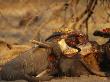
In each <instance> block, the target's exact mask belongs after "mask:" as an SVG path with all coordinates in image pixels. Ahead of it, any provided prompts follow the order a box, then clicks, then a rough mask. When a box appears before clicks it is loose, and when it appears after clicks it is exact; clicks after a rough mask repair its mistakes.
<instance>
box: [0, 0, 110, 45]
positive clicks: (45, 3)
mask: <svg viewBox="0 0 110 82" xmlns="http://www.w3.org/2000/svg"><path fill="white" fill-rule="evenodd" d="M90 1H92V0H0V40H3V41H6V42H8V43H11V44H26V43H28V42H29V40H32V39H36V40H40V41H44V40H45V39H46V38H47V37H48V36H50V35H51V34H52V32H54V31H56V29H58V28H65V27H66V28H71V27H72V28H73V29H74V28H77V26H76V27H74V23H75V22H77V21H76V19H77V17H78V16H79V15H80V14H81V13H82V12H84V11H85V9H87V6H88V4H89V2H90ZM93 1H95V0H93ZM96 1H97V3H96V4H95V7H94V9H93V11H92V15H91V16H90V17H89V20H88V21H87V23H88V24H87V25H88V26H86V25H84V24H82V25H81V27H80V28H78V29H80V30H82V31H83V32H84V33H87V30H86V31H85V29H86V28H87V27H88V35H89V39H90V40H93V41H94V40H95V41H97V42H98V43H99V44H103V43H104V42H106V41H107V39H104V38H101V37H96V36H93V32H94V31H95V30H98V29H100V30H101V29H102V28H110V6H109V0H96Z"/></svg>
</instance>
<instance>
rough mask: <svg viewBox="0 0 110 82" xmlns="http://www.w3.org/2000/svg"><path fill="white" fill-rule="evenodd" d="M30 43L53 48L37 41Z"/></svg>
mask: <svg viewBox="0 0 110 82" xmlns="http://www.w3.org/2000/svg"><path fill="white" fill-rule="evenodd" d="M30 42H32V43H33V44H37V45H39V46H41V47H45V48H51V46H50V45H48V44H45V43H43V42H39V41H36V40H31V41H30Z"/></svg>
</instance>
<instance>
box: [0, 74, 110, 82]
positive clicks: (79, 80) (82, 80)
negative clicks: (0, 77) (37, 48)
mask: <svg viewBox="0 0 110 82" xmlns="http://www.w3.org/2000/svg"><path fill="white" fill-rule="evenodd" d="M0 82H27V81H25V80H16V81H0ZM40 82H42V81H40ZM43 82H110V79H109V78H106V77H98V76H93V75H90V76H84V75H83V76H81V77H63V78H60V79H59V78H58V79H52V80H51V81H43Z"/></svg>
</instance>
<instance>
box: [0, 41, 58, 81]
mask: <svg viewBox="0 0 110 82" xmlns="http://www.w3.org/2000/svg"><path fill="white" fill-rule="evenodd" d="M39 44H40V45H39V47H38V46H34V47H32V48H30V49H29V50H26V51H25V52H22V53H21V55H19V56H17V57H16V58H14V59H12V60H11V61H9V62H7V63H6V64H5V65H4V66H3V67H2V69H1V71H0V76H1V79H2V80H10V81H12V80H19V79H23V80H27V81H29V82H37V81H38V80H49V79H51V78H52V76H49V75H51V74H50V73H49V72H50V71H49V70H48V71H47V72H46V73H47V74H45V76H44V77H41V75H42V74H40V75H39V73H42V72H43V71H45V70H47V68H48V65H49V61H48V60H47V59H48V56H49V54H51V51H52V50H51V49H50V47H49V46H48V45H47V44H46V45H45V44H42V43H39ZM52 45H53V44H52ZM58 50H59V49H58ZM56 52H57V51H56ZM35 76H37V77H35ZM39 76H40V77H39Z"/></svg>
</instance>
